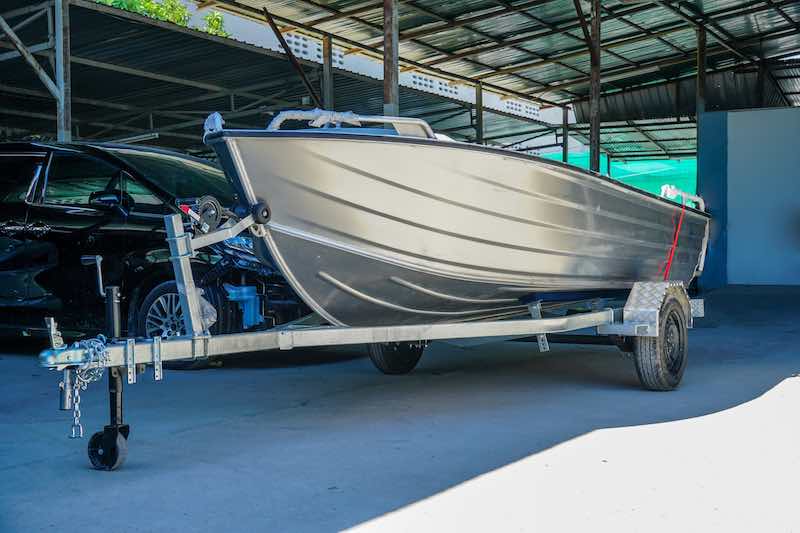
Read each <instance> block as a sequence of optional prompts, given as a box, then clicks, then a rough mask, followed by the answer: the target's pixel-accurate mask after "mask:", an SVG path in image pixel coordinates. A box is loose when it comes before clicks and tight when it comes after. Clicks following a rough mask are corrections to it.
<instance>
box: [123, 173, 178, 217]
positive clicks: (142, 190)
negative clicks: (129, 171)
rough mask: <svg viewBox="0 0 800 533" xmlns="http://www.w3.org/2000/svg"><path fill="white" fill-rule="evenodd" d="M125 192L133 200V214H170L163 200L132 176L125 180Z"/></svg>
mask: <svg viewBox="0 0 800 533" xmlns="http://www.w3.org/2000/svg"><path fill="white" fill-rule="evenodd" d="M125 192H127V193H128V194H129V195H130V196H131V198H133V209H132V212H133V213H142V214H154V213H155V214H159V215H162V214H167V213H168V212H169V209H168V208H167V206H166V205H164V201H163V200H162V199H161V198H159V197H158V196H156V195H155V194H154V193H153V192H152V191H151V190H150V189H148V188H147V187H146V186H144V185H142V184H141V183H139V182H138V181H136V180H134V179H133V178H131V177H130V176H128V177H127V179H126V180H125Z"/></svg>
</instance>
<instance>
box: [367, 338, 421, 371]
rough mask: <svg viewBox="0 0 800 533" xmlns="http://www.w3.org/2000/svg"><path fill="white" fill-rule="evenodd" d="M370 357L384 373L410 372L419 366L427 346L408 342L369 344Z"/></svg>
mask: <svg viewBox="0 0 800 533" xmlns="http://www.w3.org/2000/svg"><path fill="white" fill-rule="evenodd" d="M367 348H368V349H369V358H370V359H371V360H372V363H373V364H374V365H375V366H376V367H377V369H378V370H380V371H381V372H383V373H384V374H389V375H399V374H408V373H409V372H411V371H412V370H414V367H416V366H417V363H418V362H419V358H420V357H422V352H423V350H424V349H425V347H424V346H423V345H421V344H410V343H407V342H401V343H391V344H369V345H368V346H367Z"/></svg>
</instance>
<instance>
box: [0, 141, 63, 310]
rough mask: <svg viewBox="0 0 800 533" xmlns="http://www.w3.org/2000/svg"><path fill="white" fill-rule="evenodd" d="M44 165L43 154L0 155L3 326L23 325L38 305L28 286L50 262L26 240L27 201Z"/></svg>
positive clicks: (43, 251)
mask: <svg viewBox="0 0 800 533" xmlns="http://www.w3.org/2000/svg"><path fill="white" fill-rule="evenodd" d="M46 161H47V151H46V150H22V149H21V150H9V151H5V152H0V314H3V315H7V316H3V318H2V319H0V320H1V321H2V323H3V324H6V325H7V324H10V323H12V322H13V323H14V324H15V325H20V324H22V323H23V322H25V320H24V319H23V318H24V315H25V312H24V310H25V309H26V308H30V307H31V306H36V305H39V304H41V302H37V301H34V299H32V298H30V294H29V286H30V282H31V279H32V277H33V276H34V275H35V274H36V273H37V272H38V271H39V270H40V269H42V268H46V267H47V266H48V265H49V263H50V262H51V259H52V258H51V257H50V255H51V254H49V253H48V248H47V247H46V246H43V245H42V244H41V243H31V242H30V241H29V240H28V239H27V215H28V205H27V201H29V199H30V197H31V195H32V194H33V190H34V189H35V186H36V184H37V181H38V180H39V179H40V177H41V176H42V175H43V174H44V169H45V164H46ZM21 310H22V311H23V313H22V315H23V316H21V315H20V311H21ZM12 318H13V319H14V320H13V321H12V320H10V319H12Z"/></svg>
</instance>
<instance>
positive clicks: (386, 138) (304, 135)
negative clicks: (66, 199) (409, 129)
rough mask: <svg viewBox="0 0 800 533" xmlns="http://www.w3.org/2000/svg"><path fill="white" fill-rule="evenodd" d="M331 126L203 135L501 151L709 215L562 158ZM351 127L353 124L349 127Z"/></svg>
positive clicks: (209, 140)
mask: <svg viewBox="0 0 800 533" xmlns="http://www.w3.org/2000/svg"><path fill="white" fill-rule="evenodd" d="M331 129H332V128H328V129H327V130H326V131H324V132H323V131H316V130H277V131H267V130H242V129H226V130H222V131H218V132H214V133H211V134H209V135H207V136H206V138H205V142H206V143H207V144H209V143H214V142H219V141H224V139H225V138H236V137H245V138H247V137H251V138H259V137H276V138H283V137H288V138H299V139H308V138H316V139H319V138H320V137H321V136H324V138H326V139H337V140H362V141H380V142H394V143H401V144H411V145H423V146H438V147H443V148H444V147H447V148H457V149H462V150H472V151H478V152H486V153H490V154H493V155H501V156H504V157H512V158H516V159H521V160H523V161H529V162H536V163H541V164H544V165H550V166H554V167H559V168H563V169H566V170H570V171H572V172H576V173H578V174H583V175H584V176H586V177H589V178H594V179H598V180H600V181H601V182H603V183H606V184H608V185H612V186H615V187H619V188H621V189H623V190H625V191H629V192H632V193H635V194H639V195H642V196H644V197H647V198H650V199H654V200H658V201H659V202H661V203H663V204H666V205H668V206H671V207H673V208H677V209H681V208H684V209H686V211H689V212H692V213H694V214H696V215H700V216H703V217H705V218H707V219H710V218H711V215H710V214H709V213H707V212H705V211H701V210H699V209H697V208H695V207H692V206H690V205H686V204H679V203H678V202H674V201H672V200H670V199H668V198H664V197H663V196H659V195H657V194H653V193H651V192H649V191H645V190H643V189H639V188H637V187H634V186H632V185H628V184H627V183H624V182H621V181H618V180H615V179H613V178H610V177H608V176H604V175H602V174H600V173H598V172H592V171H589V170H586V169H583V168H580V167H576V166H574V165H570V164H568V163H564V162H563V161H555V160H551V159H545V158H542V157H538V156H534V155H530V154H523V153H519V152H512V151H510V150H505V149H503V148H495V147H492V146H484V145H477V144H470V143H462V142H458V141H446V140H439V139H423V138H420V137H404V136H399V135H370V134H358V133H333V132H331V131H330V130H331ZM353 129H355V128H353Z"/></svg>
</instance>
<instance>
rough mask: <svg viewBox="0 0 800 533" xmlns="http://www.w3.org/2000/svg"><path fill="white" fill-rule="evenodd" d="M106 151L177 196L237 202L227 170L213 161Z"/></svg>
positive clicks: (114, 149) (129, 150) (130, 150)
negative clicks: (225, 171) (226, 173)
mask: <svg viewBox="0 0 800 533" xmlns="http://www.w3.org/2000/svg"><path fill="white" fill-rule="evenodd" d="M103 150H106V151H108V152H109V153H111V154H113V155H115V156H117V157H119V158H120V159H122V160H123V161H125V162H126V163H128V164H129V165H130V166H132V167H133V168H135V169H136V170H138V171H139V172H140V173H141V174H142V175H143V176H144V177H145V178H147V180H148V181H150V182H151V183H152V184H153V185H155V186H156V187H158V188H160V189H162V190H163V191H164V192H166V193H167V194H169V195H170V196H172V197H174V198H197V197H200V196H205V195H212V196H214V197H215V198H216V199H217V200H219V201H220V202H221V203H222V205H233V204H234V203H235V199H234V194H235V193H234V190H233V188H232V187H231V185H230V183H229V182H228V180H227V178H226V177H225V173H223V172H222V170H220V169H219V168H218V167H216V166H214V165H213V164H212V163H211V162H210V161H205V160H203V159H198V158H194V157H189V156H184V155H181V154H174V153H168V152H159V151H148V150H140V149H135V148H122V147H108V146H104V147H103Z"/></svg>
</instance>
